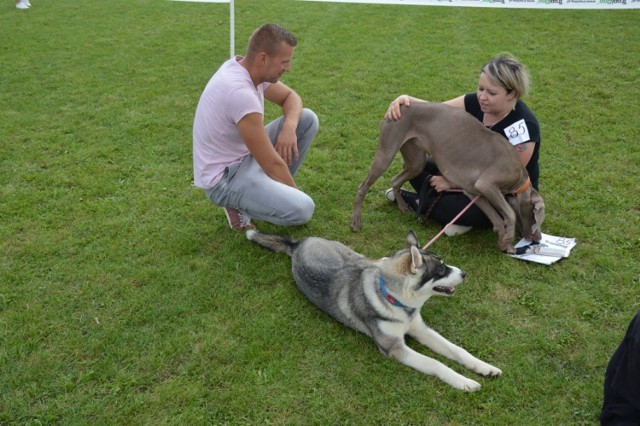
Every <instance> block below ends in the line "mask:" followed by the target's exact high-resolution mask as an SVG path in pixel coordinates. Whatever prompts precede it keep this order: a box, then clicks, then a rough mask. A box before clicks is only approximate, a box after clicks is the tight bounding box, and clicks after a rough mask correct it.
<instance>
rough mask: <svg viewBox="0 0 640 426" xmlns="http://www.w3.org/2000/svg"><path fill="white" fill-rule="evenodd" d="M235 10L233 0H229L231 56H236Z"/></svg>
mask: <svg viewBox="0 0 640 426" xmlns="http://www.w3.org/2000/svg"><path fill="white" fill-rule="evenodd" d="M234 15H235V13H234V11H233V0H230V1H229V44H230V47H229V51H230V52H231V53H230V55H231V56H230V57H231V58H233V57H234V56H235V46H236V42H235V36H236V31H235V19H234Z"/></svg>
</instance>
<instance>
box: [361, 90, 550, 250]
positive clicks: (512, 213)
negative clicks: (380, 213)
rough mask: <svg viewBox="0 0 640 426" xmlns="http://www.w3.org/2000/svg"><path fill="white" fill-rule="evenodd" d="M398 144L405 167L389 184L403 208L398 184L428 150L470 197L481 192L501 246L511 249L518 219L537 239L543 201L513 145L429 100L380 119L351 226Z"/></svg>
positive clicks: (480, 202)
mask: <svg viewBox="0 0 640 426" xmlns="http://www.w3.org/2000/svg"><path fill="white" fill-rule="evenodd" d="M398 150H399V151H400V153H401V154H402V158H403V159H404V169H403V170H402V171H401V172H400V173H399V174H398V175H397V176H395V177H394V178H393V180H392V181H391V184H392V187H393V191H394V194H395V198H396V201H397V202H398V206H399V207H400V209H401V210H402V211H407V210H408V207H407V204H406V203H405V202H404V200H403V199H402V197H401V196H400V188H401V187H402V185H403V184H404V183H405V182H407V181H408V180H409V179H411V178H413V177H415V176H417V175H418V174H419V173H420V172H422V171H423V170H424V167H425V165H426V161H427V160H426V156H425V154H426V153H428V154H429V155H431V157H432V158H433V160H434V161H435V163H436V165H437V166H438V169H440V172H441V173H442V175H443V176H444V177H445V178H446V179H447V180H448V181H449V182H451V183H452V184H453V185H454V186H456V187H458V188H462V190H464V193H465V194H466V195H467V196H468V197H469V198H470V199H471V198H473V197H474V196H476V195H481V197H480V198H479V199H478V201H476V204H477V205H478V207H479V208H480V209H481V210H482V211H483V212H484V213H485V214H486V215H487V217H488V218H489V220H491V223H492V224H493V230H494V231H496V232H497V233H498V247H499V248H500V250H502V251H506V252H508V253H515V249H514V248H513V246H512V245H511V244H512V242H513V238H514V236H515V226H516V220H517V225H518V227H519V228H520V231H521V232H522V236H523V237H525V238H526V239H528V240H530V241H540V238H541V236H542V235H541V228H540V227H541V225H542V222H543V221H544V201H543V199H542V197H541V196H540V194H538V192H537V191H536V190H535V189H533V188H532V187H531V181H530V180H529V175H528V173H527V170H526V169H525V168H524V167H523V166H522V164H521V163H520V160H519V158H518V155H517V153H516V151H515V150H514V149H513V146H511V144H510V143H509V142H508V141H507V140H505V139H504V138H503V137H502V136H500V135H498V134H497V133H494V132H492V131H491V130H489V129H487V128H485V127H484V126H483V125H482V124H481V123H480V122H479V121H478V120H476V119H475V118H473V117H472V116H471V115H470V114H468V113H467V112H465V111H462V110H460V109H457V108H453V107H450V106H448V105H444V104H440V103H430V102H425V103H422V102H421V103H415V104H413V105H411V107H403V110H402V119H401V120H398V121H391V120H385V121H383V122H382V125H381V127H380V141H379V143H378V149H377V150H376V153H375V157H374V159H373V164H372V165H371V169H370V171H369V175H368V176H367V178H366V179H365V181H364V182H363V183H362V184H361V185H360V187H359V188H358V194H357V196H356V200H355V204H354V208H353V214H352V216H351V228H352V229H353V230H354V231H357V230H359V229H360V212H361V210H362V203H363V201H364V197H365V195H366V193H367V191H368V190H369V187H370V186H371V185H373V183H374V182H375V181H376V180H377V179H378V178H379V177H380V176H381V175H382V174H383V173H384V172H385V170H387V168H388V167H389V165H390V164H391V161H392V160H393V158H394V157H395V155H396V153H397V152H398ZM505 194H509V196H507V197H505Z"/></svg>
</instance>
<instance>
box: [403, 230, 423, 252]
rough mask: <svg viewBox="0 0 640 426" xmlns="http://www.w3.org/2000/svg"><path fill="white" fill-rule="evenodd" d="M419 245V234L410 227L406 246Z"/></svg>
mask: <svg viewBox="0 0 640 426" xmlns="http://www.w3.org/2000/svg"><path fill="white" fill-rule="evenodd" d="M419 245H420V244H418V236H417V235H416V233H415V232H413V229H410V230H409V233H408V234H407V246H406V248H411V247H418V246H419Z"/></svg>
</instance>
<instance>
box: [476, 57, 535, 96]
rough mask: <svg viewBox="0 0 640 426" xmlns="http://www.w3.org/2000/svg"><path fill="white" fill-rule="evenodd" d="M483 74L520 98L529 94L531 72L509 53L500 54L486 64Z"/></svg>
mask: <svg viewBox="0 0 640 426" xmlns="http://www.w3.org/2000/svg"><path fill="white" fill-rule="evenodd" d="M482 72H483V73H485V75H486V76H487V77H488V78H489V80H491V81H493V82H494V83H496V84H499V85H500V86H502V87H504V88H505V89H506V90H507V92H509V93H510V92H512V91H514V90H515V91H516V94H517V96H518V98H522V97H524V96H526V95H527V93H529V84H530V80H529V71H528V70H527V68H526V67H525V66H524V65H523V64H522V63H520V61H518V60H517V59H516V58H514V57H513V56H512V55H511V54H509V53H500V54H499V55H496V56H495V57H493V59H491V60H490V61H489V62H487V63H486V64H484V66H483V67H482Z"/></svg>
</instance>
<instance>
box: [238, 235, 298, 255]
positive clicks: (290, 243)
mask: <svg viewBox="0 0 640 426" xmlns="http://www.w3.org/2000/svg"><path fill="white" fill-rule="evenodd" d="M247 239H248V240H251V241H253V242H255V243H257V244H259V245H261V246H262V247H266V248H268V249H269V250H273V251H275V252H278V253H286V254H287V255H288V256H291V255H292V253H293V250H294V249H295V248H296V246H297V245H298V243H299V242H298V241H295V240H292V239H291V238H289V237H286V236H284V235H275V234H263V233H262V232H260V231H256V230H255V229H250V230H248V231H247Z"/></svg>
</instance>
